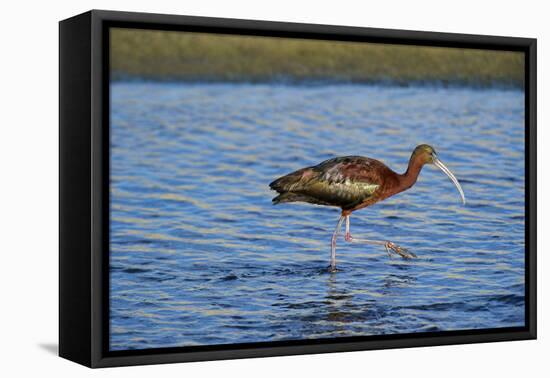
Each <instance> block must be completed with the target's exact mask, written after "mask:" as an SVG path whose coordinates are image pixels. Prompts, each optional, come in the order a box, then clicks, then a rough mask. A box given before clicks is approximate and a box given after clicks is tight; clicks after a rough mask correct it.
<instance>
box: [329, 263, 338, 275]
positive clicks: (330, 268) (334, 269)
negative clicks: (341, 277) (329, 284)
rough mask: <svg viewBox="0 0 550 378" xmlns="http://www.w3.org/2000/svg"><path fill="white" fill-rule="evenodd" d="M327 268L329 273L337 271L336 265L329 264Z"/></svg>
mask: <svg viewBox="0 0 550 378" xmlns="http://www.w3.org/2000/svg"><path fill="white" fill-rule="evenodd" d="M327 270H328V272H329V273H336V272H338V269H337V268H336V265H329V266H328V267H327Z"/></svg>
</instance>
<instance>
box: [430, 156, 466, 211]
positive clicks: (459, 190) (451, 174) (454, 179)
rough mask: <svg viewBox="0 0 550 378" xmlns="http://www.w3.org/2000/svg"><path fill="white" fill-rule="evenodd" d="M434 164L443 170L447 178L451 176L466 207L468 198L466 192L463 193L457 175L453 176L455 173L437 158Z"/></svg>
mask: <svg viewBox="0 0 550 378" xmlns="http://www.w3.org/2000/svg"><path fill="white" fill-rule="evenodd" d="M434 164H435V166H436V167H438V168H439V169H441V170H442V171H443V172H444V173H445V174H446V175H447V176H449V178H450V179H451V181H452V182H453V184H455V186H456V188H457V189H458V192H459V193H460V197H461V198H462V203H463V204H464V205H466V198H465V197H464V192H463V191H462V187H461V186H460V183H459V182H458V180H457V179H456V177H455V175H453V173H452V172H451V171H450V170H449V168H447V167H446V166H445V164H443V163H442V162H441V160H439V159H438V158H436V157H434Z"/></svg>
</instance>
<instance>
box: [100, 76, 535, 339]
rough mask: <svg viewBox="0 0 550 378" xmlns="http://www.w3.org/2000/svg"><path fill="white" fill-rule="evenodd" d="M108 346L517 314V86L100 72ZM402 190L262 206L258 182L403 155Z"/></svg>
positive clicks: (370, 329) (507, 318)
mask: <svg viewBox="0 0 550 378" xmlns="http://www.w3.org/2000/svg"><path fill="white" fill-rule="evenodd" d="M111 92H112V93H111V107H112V110H111V240H110V246H111V250H110V272H111V273H110V288H111V292H110V307H111V316H110V322H111V337H110V347H111V349H112V350H123V349H143V348H156V347H172V346H191V345H206V344H227V343H243V342H258V341H275V340H295V339H307V338H327V337H329V338H332V337H341V336H359V335H360V336H367V335H380V334H395V333H410V332H423V331H439V330H464V329H480V328H495V327H511V326H523V325H524V319H525V318H524V290H525V282H524V251H525V244H524V230H525V228H524V222H525V219H524V189H525V187H524V160H523V159H524V123H523V120H524V96H523V91H520V90H500V89H468V88H437V87H409V88H400V87H389V86H368V85H312V86H306V85H302V86H285V85H274V84H256V85H251V84H185V83H162V84H159V83H115V84H112V86H111ZM420 143H428V144H430V145H432V146H434V147H435V148H436V150H437V152H438V154H439V157H440V158H441V160H442V161H443V162H445V163H446V164H447V165H448V167H449V168H450V169H451V170H452V171H453V172H454V173H455V175H456V176H457V177H458V179H459V181H460V182H461V183H462V186H463V188H464V191H465V194H466V199H467V201H468V204H467V206H462V205H461V203H460V199H459V195H458V193H457V192H456V189H455V188H454V186H453V184H452V183H451V182H450V181H449V179H448V178H447V177H446V176H445V175H444V174H443V173H442V172H441V171H439V170H437V169H436V168H435V167H430V166H427V167H425V168H424V170H423V171H422V173H421V175H420V178H419V180H418V182H417V183H416V185H415V186H414V187H413V188H412V189H410V190H409V191H407V192H404V193H401V194H399V195H397V196H395V197H393V198H390V199H387V200H385V201H383V202H382V203H379V204H376V205H374V206H372V207H370V208H367V209H364V210H361V211H358V212H356V213H354V214H353V215H352V217H351V230H352V233H353V234H354V235H355V236H357V237H369V238H378V239H389V240H392V241H394V242H395V243H397V244H399V245H402V246H404V247H407V248H409V249H410V250H412V251H413V252H414V253H415V254H416V255H417V256H418V259H415V260H402V259H401V258H393V259H390V258H389V257H388V256H387V254H386V252H385V250H384V249H383V248H381V247H378V246H369V245H357V244H353V245H350V244H347V243H345V242H344V241H343V239H341V240H340V241H339V244H338V252H337V257H338V266H339V269H340V271H339V272H338V273H336V274H329V273H327V271H326V269H325V268H326V267H327V266H328V264H329V254H330V247H329V241H330V236H331V234H332V231H333V229H334V227H335V225H336V222H337V220H338V217H339V210H338V209H336V208H329V207H321V206H315V205H309V204H281V205H277V206H273V205H272V204H271V198H272V197H274V196H275V193H274V192H271V191H270V190H269V187H268V184H269V183H270V182H271V181H272V180H273V179H275V178H277V177H279V176H281V175H284V174H286V173H289V172H291V171H293V170H296V169H298V168H301V167H304V166H309V165H314V164H317V163H319V162H321V161H323V160H325V159H328V158H331V157H335V156H340V155H364V156H369V157H374V158H377V159H379V160H382V161H383V162H385V163H386V164H387V165H389V166H390V167H391V168H392V169H394V170H396V171H398V172H402V171H404V170H405V169H406V165H407V162H408V158H409V156H410V153H411V151H412V150H413V148H414V147H415V146H416V145H417V144H420Z"/></svg>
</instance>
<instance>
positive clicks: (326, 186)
mask: <svg viewBox="0 0 550 378" xmlns="http://www.w3.org/2000/svg"><path fill="white" fill-rule="evenodd" d="M425 164H433V165H435V166H436V167H438V168H439V169H441V170H442V171H443V172H444V173H445V174H446V175H447V176H449V178H450V179H451V181H452V182H453V183H454V184H455V186H456V188H457V189H458V192H459V193H460V197H461V198H462V202H463V203H464V204H466V199H465V198H464V192H463V191H462V188H461V186H460V184H459V183H458V180H457V179H456V177H455V176H454V175H453V174H452V173H451V171H450V170H449V169H448V168H447V167H446V166H445V165H444V164H443V163H442V162H441V160H439V159H438V158H437V154H436V153H435V150H434V149H433V148H432V147H431V146H428V145H427V144H421V145H419V146H417V147H416V148H415V149H414V151H413V153H412V155H411V158H410V160H409V166H408V168H407V171H406V172H405V173H403V174H398V173H396V172H394V171H392V170H391V169H390V168H388V167H387V166H386V165H384V164H383V163H381V162H380V161H378V160H375V159H371V158H368V157H362V156H343V157H337V158H333V159H329V160H326V161H324V162H322V163H320V164H318V165H316V166H313V167H307V168H302V169H299V170H297V171H295V172H292V173H290V174H288V175H286V176H283V177H280V178H278V179H277V180H275V181H273V182H272V183H271V184H269V187H270V188H271V189H273V190H276V191H277V192H278V193H279V195H278V196H277V197H275V198H273V204H278V203H282V202H308V203H313V204H316V205H325V206H337V207H340V208H341V209H342V215H341V216H340V219H339V220H338V224H337V225H336V230H334V234H333V235H332V239H331V254H330V266H329V270H330V271H332V272H334V271H336V239H337V238H338V235H339V233H340V228H341V227H342V223H343V222H344V221H345V222H346V234H345V240H346V241H348V242H353V243H367V244H378V245H383V246H384V247H385V248H386V252H388V254H389V255H390V256H391V252H393V253H396V254H398V255H400V256H401V257H403V258H412V257H416V255H415V254H414V253H412V252H409V251H408V250H407V249H405V248H402V247H400V246H398V245H396V244H394V243H392V242H391V241H388V240H369V239H356V238H354V237H352V236H351V233H350V220H349V217H350V215H351V213H352V212H353V211H355V210H359V209H362V208H364V207H367V206H370V205H372V204H374V203H376V202H379V201H382V200H384V199H386V198H388V197H391V196H393V195H394V194H397V193H400V192H402V191H405V190H407V189H409V188H410V187H411V186H413V185H414V183H415V182H416V179H417V178H418V175H419V174H420V171H421V170H422V167H423V166H424V165H425Z"/></svg>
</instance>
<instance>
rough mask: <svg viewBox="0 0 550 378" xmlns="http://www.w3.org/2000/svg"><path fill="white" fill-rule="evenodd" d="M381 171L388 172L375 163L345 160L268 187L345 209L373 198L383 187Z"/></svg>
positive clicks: (309, 168) (308, 169) (293, 175)
mask: <svg viewBox="0 0 550 378" xmlns="http://www.w3.org/2000/svg"><path fill="white" fill-rule="evenodd" d="M381 169H382V170H383V169H388V168H386V166H385V165H383V164H382V163H380V162H379V161H377V160H374V159H369V158H364V157H360V156H345V157H339V158H334V159H330V160H326V161H324V162H322V163H321V164H319V165H316V166H314V167H308V168H304V169H301V170H299V171H296V172H293V173H291V174H289V175H287V176H283V177H281V178H280V179H278V180H276V181H274V182H273V183H272V185H271V187H272V188H273V189H275V190H277V191H279V192H280V193H288V192H290V193H295V194H299V195H302V196H307V197H309V198H311V199H312V200H313V199H315V200H316V201H317V202H318V203H320V204H332V205H335V206H340V207H343V208H348V207H353V206H355V205H357V204H359V203H362V202H363V201H365V200H367V199H368V198H370V197H372V196H373V195H375V194H376V191H377V189H378V188H380V186H381V185H382V184H383V175H382V174H381V173H382V172H381ZM308 202H313V201H308Z"/></svg>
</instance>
